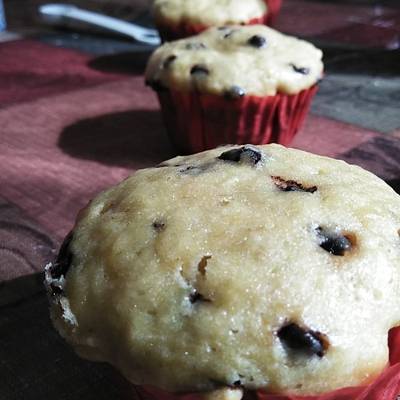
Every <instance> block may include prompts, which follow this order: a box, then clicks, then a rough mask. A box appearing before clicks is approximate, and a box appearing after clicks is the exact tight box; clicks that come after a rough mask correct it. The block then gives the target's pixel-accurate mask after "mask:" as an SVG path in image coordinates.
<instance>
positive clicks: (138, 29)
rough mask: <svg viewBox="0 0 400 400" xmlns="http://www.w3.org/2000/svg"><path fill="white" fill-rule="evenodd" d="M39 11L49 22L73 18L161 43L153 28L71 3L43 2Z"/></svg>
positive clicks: (150, 41)
mask: <svg viewBox="0 0 400 400" xmlns="http://www.w3.org/2000/svg"><path fill="white" fill-rule="evenodd" d="M39 13H40V15H41V16H42V17H43V18H44V19H45V20H46V21H47V22H50V23H65V22H68V21H69V20H75V21H80V22H85V23H88V24H90V25H94V26H98V27H101V28H104V29H107V30H110V31H113V32H117V33H122V34H123V35H126V36H129V37H132V38H133V39H135V40H137V41H139V42H142V43H146V44H150V45H153V46H158V45H159V44H160V43H161V40H160V37H159V35H158V33H157V31H156V30H154V29H149V28H144V27H142V26H139V25H136V24H133V23H130V22H126V21H123V20H120V19H117V18H113V17H108V16H107V15H103V14H99V13H96V12H92V11H87V10H83V9H81V8H78V7H76V6H74V5H71V4H58V3H57V4H43V5H41V6H40V7H39Z"/></svg>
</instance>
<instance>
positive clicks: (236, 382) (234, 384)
mask: <svg viewBox="0 0 400 400" xmlns="http://www.w3.org/2000/svg"><path fill="white" fill-rule="evenodd" d="M232 385H233V386H241V385H242V381H241V380H240V379H238V380H237V381H235V382H233V383H232Z"/></svg>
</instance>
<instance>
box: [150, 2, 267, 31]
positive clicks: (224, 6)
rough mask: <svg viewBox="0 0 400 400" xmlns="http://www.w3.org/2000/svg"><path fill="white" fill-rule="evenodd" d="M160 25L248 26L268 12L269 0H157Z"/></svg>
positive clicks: (155, 5) (155, 3)
mask: <svg viewBox="0 0 400 400" xmlns="http://www.w3.org/2000/svg"><path fill="white" fill-rule="evenodd" d="M153 9H154V17H155V19H156V21H157V22H158V23H164V24H173V25H177V24H179V23H181V22H186V23H192V24H200V25H204V26H212V25H222V24H240V23H246V22H248V21H250V20H251V19H253V18H260V17H262V16H264V15H265V14H266V13H267V5H266V4H265V0H245V1H243V0H155V2H154V8H153Z"/></svg>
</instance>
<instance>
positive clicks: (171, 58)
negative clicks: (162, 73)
mask: <svg viewBox="0 0 400 400" xmlns="http://www.w3.org/2000/svg"><path fill="white" fill-rule="evenodd" d="M177 58H178V57H177V56H176V55H175V54H172V55H170V56H168V57H167V58H166V59H165V60H164V62H163V68H164V69H168V68H169V67H170V66H171V64H172V63H173V62H174V61H175V60H176V59H177Z"/></svg>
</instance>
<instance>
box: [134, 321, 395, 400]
mask: <svg viewBox="0 0 400 400" xmlns="http://www.w3.org/2000/svg"><path fill="white" fill-rule="evenodd" d="M388 344H389V366H388V367H387V368H386V369H385V370H384V371H383V372H382V373H381V374H380V375H379V376H378V377H377V378H376V379H375V380H374V381H373V382H372V383H371V384H370V385H368V386H358V387H351V388H344V389H340V390H335V391H333V392H329V393H326V394H323V395H320V396H290V395H273V394H267V393H265V392H263V391H261V390H259V391H258V392H257V397H258V400H397V399H399V398H400V397H399V396H400V328H394V329H392V330H391V331H390V332H389V343H388ZM137 390H138V391H139V393H140V398H141V400H200V397H199V395H198V394H194V393H192V394H185V395H176V394H171V393H167V392H164V391H161V390H159V389H154V388H152V387H147V386H145V387H137Z"/></svg>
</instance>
